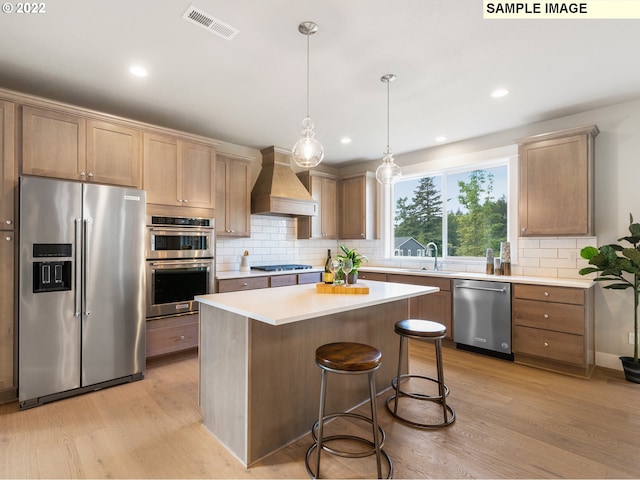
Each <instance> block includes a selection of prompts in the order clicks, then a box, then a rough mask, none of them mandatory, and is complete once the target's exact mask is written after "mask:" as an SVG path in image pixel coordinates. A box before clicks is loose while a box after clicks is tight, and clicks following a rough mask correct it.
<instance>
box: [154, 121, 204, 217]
mask: <svg viewBox="0 0 640 480" xmlns="http://www.w3.org/2000/svg"><path fill="white" fill-rule="evenodd" d="M143 136H144V147H143V151H144V154H143V165H144V180H143V187H144V189H145V190H146V191H147V203H152V204H157V205H168V206H184V207H199V208H208V209H213V208H215V201H216V192H215V167H216V151H215V149H214V148H213V147H211V146H209V145H205V144H199V143H194V142H191V141H188V140H186V139H182V138H180V137H174V136H166V135H158V134H155V133H146V132H145V133H144V135H143Z"/></svg>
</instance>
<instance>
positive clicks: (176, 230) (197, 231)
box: [148, 227, 213, 235]
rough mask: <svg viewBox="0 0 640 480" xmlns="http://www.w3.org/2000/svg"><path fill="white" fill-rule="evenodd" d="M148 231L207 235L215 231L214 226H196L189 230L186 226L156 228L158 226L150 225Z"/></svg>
mask: <svg viewBox="0 0 640 480" xmlns="http://www.w3.org/2000/svg"><path fill="white" fill-rule="evenodd" d="M148 231H149V232H151V233H165V234H169V235H175V234H176V233H177V234H185V235H193V234H202V235H207V234H210V233H211V232H213V227H194V228H190V229H188V230H185V229H184V228H156V227H149V228H148Z"/></svg>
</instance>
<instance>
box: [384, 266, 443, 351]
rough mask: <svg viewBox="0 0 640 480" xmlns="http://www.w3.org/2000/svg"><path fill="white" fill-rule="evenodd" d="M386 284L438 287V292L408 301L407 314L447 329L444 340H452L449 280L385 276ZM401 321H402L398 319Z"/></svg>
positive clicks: (429, 277) (410, 276)
mask: <svg viewBox="0 0 640 480" xmlns="http://www.w3.org/2000/svg"><path fill="white" fill-rule="evenodd" d="M386 277H387V281H388V282H395V283H408V284H411V285H425V286H428V287H438V288H439V289H440V291H439V292H436V293H430V294H427V295H421V296H419V297H413V298H411V299H410V300H409V314H410V315H411V318H418V319H421V320H433V321H434V322H439V323H441V324H443V325H444V326H445V327H447V335H446V338H449V339H452V338H453V322H452V321H451V318H452V316H453V315H452V314H453V303H452V302H453V300H452V298H453V296H452V294H451V280H450V279H448V278H441V277H431V276H428V277H427V276H421V275H402V274H395V273H393V274H391V273H390V274H387V276H386ZM399 320H402V319H399Z"/></svg>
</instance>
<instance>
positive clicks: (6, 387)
mask: <svg viewBox="0 0 640 480" xmlns="http://www.w3.org/2000/svg"><path fill="white" fill-rule="evenodd" d="M0 235H1V237H0V285H1V286H2V287H1V288H0V403H2V402H4V401H8V400H13V399H15V398H16V393H17V392H16V384H15V381H14V358H15V357H14V345H15V343H14V336H15V332H16V330H15V325H16V322H15V304H14V296H15V272H14V267H15V247H16V245H15V244H16V242H15V234H14V232H13V231H2V232H0Z"/></svg>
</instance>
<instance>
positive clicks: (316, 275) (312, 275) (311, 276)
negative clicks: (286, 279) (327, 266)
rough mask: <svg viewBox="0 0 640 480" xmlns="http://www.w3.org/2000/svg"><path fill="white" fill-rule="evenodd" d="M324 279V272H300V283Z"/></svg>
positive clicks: (316, 281)
mask: <svg viewBox="0 0 640 480" xmlns="http://www.w3.org/2000/svg"><path fill="white" fill-rule="evenodd" d="M321 281H322V272H309V273H299V274H298V285H304V284H308V283H318V282H321Z"/></svg>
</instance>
